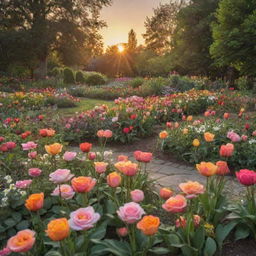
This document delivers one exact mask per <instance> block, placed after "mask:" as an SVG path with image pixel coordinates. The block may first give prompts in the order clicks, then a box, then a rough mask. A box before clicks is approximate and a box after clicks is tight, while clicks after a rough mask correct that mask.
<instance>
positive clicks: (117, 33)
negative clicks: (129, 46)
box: [101, 0, 170, 47]
mask: <svg viewBox="0 0 256 256" xmlns="http://www.w3.org/2000/svg"><path fill="white" fill-rule="evenodd" d="M169 1H170V0H112V5H111V6H109V7H106V8H104V9H103V10H102V13H101V17H102V19H104V20H105V21H106V22H107V24H108V27H107V28H104V29H102V31H101V34H102V36H103V41H104V44H105V47H106V46H109V45H113V44H117V43H126V42H127V37H128V32H129V30H130V29H131V28H133V29H134V30H135V32H136V33H137V39H138V43H139V44H142V43H144V40H143V38H142V35H141V34H142V33H144V32H145V28H144V21H145V19H146V16H152V14H153V8H155V7H157V6H158V5H159V3H168V2H169Z"/></svg>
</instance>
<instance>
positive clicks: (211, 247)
mask: <svg viewBox="0 0 256 256" xmlns="http://www.w3.org/2000/svg"><path fill="white" fill-rule="evenodd" d="M216 250H217V245H216V242H215V241H214V240H213V239H212V238H211V237H208V238H207V240H206V243H205V247H204V256H213V255H214V254H215V252H216Z"/></svg>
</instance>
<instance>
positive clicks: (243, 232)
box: [235, 225, 250, 241]
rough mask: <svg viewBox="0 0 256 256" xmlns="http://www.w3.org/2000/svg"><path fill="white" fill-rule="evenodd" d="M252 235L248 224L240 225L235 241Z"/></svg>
mask: <svg viewBox="0 0 256 256" xmlns="http://www.w3.org/2000/svg"><path fill="white" fill-rule="evenodd" d="M249 235H250V229H249V228H248V227H246V226H242V225H240V226H238V227H237V229H236V232H235V241H237V240H240V239H245V238H246V237H248V236H249Z"/></svg>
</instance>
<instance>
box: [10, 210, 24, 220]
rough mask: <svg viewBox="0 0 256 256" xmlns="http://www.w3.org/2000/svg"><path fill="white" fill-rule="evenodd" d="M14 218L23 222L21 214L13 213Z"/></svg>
mask: <svg viewBox="0 0 256 256" xmlns="http://www.w3.org/2000/svg"><path fill="white" fill-rule="evenodd" d="M12 218H13V219H14V220H15V221H16V222H19V221H21V218H22V215H21V214H20V213H19V212H13V213H12Z"/></svg>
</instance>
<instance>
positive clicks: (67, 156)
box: [63, 151, 77, 161]
mask: <svg viewBox="0 0 256 256" xmlns="http://www.w3.org/2000/svg"><path fill="white" fill-rule="evenodd" d="M76 155H77V153H76V152H68V151H67V152H65V153H64V155H63V159H64V160H65V161H72V160H74V159H75V157H76Z"/></svg>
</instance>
